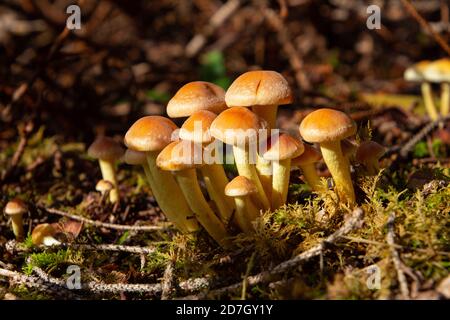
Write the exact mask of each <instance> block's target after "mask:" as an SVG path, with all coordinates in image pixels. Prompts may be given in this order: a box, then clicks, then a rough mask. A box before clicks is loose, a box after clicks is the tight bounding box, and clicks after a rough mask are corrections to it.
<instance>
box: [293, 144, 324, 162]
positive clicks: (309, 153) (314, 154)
mask: <svg viewBox="0 0 450 320" xmlns="http://www.w3.org/2000/svg"><path fill="white" fill-rule="evenodd" d="M303 147H304V149H305V150H304V151H303V153H302V154H301V155H299V156H298V157H296V158H294V159H292V160H291V165H293V166H304V165H308V164H312V163H316V162H318V161H320V159H322V154H321V153H320V151H319V150H317V149H316V148H314V147H312V146H310V145H309V144H304V145H303Z"/></svg>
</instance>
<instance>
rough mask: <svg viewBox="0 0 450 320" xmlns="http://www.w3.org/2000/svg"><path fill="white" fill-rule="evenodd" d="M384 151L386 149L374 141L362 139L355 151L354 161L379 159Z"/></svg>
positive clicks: (361, 161)
mask: <svg viewBox="0 0 450 320" xmlns="http://www.w3.org/2000/svg"><path fill="white" fill-rule="evenodd" d="M385 152H386V149H385V148H384V147H383V146H382V145H381V144H379V143H377V142H375V141H364V142H361V144H360V145H359V147H358V150H357V151H356V157H355V159H356V161H358V162H359V163H364V162H366V161H367V160H369V159H377V160H378V159H379V158H381V156H382V155H383V154H384V153H385Z"/></svg>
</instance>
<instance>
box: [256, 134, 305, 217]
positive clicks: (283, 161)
mask: <svg viewBox="0 0 450 320" xmlns="http://www.w3.org/2000/svg"><path fill="white" fill-rule="evenodd" d="M303 150H304V147H303V143H302V142H301V141H300V140H298V139H296V138H294V137H292V136H290V135H288V134H286V133H282V134H280V135H276V136H272V137H271V138H270V144H269V146H268V149H267V151H266V152H265V153H264V154H262V157H263V158H264V159H265V160H269V161H272V163H273V179H272V210H276V209H278V208H279V207H281V206H282V205H284V204H285V203H286V200H287V194H288V189H289V177H290V173H291V159H293V158H295V157H298V156H299V155H301V154H302V153H303Z"/></svg>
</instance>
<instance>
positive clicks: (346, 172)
mask: <svg viewBox="0 0 450 320" xmlns="http://www.w3.org/2000/svg"><path fill="white" fill-rule="evenodd" d="M320 149H321V151H322V156H323V160H324V161H325V163H326V165H327V167H328V170H330V173H331V175H332V177H333V180H334V183H335V185H336V191H337V194H338V195H339V197H340V198H341V200H343V201H344V202H347V203H348V204H350V205H352V204H354V203H355V191H354V190H353V184H352V179H351V175H350V165H349V163H348V161H347V159H346V158H345V157H344V156H343V155H342V150H341V143H340V141H330V142H322V143H321V144H320Z"/></svg>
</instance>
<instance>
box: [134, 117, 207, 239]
mask: <svg viewBox="0 0 450 320" xmlns="http://www.w3.org/2000/svg"><path fill="white" fill-rule="evenodd" d="M176 129H178V128H177V126H176V125H175V124H174V123H173V122H172V121H171V120H170V119H167V118H164V117H161V116H146V117H143V118H141V119H139V120H137V121H136V122H135V123H134V124H133V125H132V126H131V127H130V128H129V129H128V131H127V133H126V135H125V145H126V146H127V147H128V148H129V149H132V150H135V151H141V152H145V155H146V158H147V164H148V169H149V173H150V174H149V176H147V178H149V181H148V182H149V184H150V188H151V189H152V192H153V196H154V197H155V200H156V202H157V203H158V205H159V207H160V208H161V210H162V212H164V214H165V215H166V216H167V218H168V219H169V220H170V221H172V222H173V223H174V224H175V226H176V227H177V228H178V229H179V230H181V231H182V232H183V233H189V232H193V231H197V230H199V225H198V223H197V221H196V220H195V218H194V217H193V215H194V214H193V212H192V211H191V209H190V208H189V205H188V203H187V201H186V199H185V198H184V197H182V196H181V195H182V192H181V189H180V187H179V186H178V184H177V183H176V181H175V178H174V177H173V176H172V174H170V172H167V171H163V170H160V169H159V168H158V167H157V166H156V157H157V156H158V153H159V152H160V151H161V150H162V149H164V147H166V146H167V145H168V144H169V143H170V142H171V137H172V134H173V132H174V131H175V130H176Z"/></svg>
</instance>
